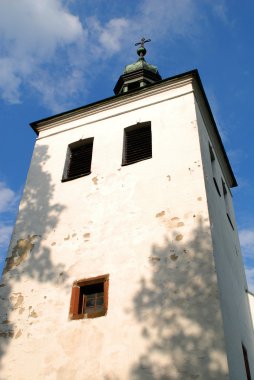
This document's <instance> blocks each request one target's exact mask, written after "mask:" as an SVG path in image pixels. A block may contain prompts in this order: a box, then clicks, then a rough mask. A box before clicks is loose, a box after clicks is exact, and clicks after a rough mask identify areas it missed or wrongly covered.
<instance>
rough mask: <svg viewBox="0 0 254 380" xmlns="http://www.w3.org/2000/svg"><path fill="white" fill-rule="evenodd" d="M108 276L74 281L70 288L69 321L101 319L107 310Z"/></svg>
mask: <svg viewBox="0 0 254 380" xmlns="http://www.w3.org/2000/svg"><path fill="white" fill-rule="evenodd" d="M108 281H109V275H104V276H99V277H94V278H89V279H83V280H79V281H75V282H74V284H73V287H72V294H71V304H70V314H69V316H70V319H83V318H96V317H102V316H103V315H105V314H106V313H107V309H108Z"/></svg>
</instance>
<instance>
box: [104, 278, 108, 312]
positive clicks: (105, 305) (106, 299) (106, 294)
mask: <svg viewBox="0 0 254 380" xmlns="http://www.w3.org/2000/svg"><path fill="white" fill-rule="evenodd" d="M108 288H109V279H108V278H107V279H106V280H105V282H104V312H105V314H106V313H107V310H108Z"/></svg>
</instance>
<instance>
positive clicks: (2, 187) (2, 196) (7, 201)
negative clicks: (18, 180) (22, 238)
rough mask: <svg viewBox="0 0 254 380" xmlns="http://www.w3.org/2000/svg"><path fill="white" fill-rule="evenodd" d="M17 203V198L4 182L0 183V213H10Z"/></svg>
mask: <svg viewBox="0 0 254 380" xmlns="http://www.w3.org/2000/svg"><path fill="white" fill-rule="evenodd" d="M16 202H17V196H16V194H15V193H14V191H13V190H11V189H10V188H8V187H7V186H6V184H5V183H4V182H0V213H3V212H10V211H12V210H13V207H14V206H15V204H16Z"/></svg>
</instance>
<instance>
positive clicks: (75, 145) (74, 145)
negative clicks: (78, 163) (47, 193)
mask: <svg viewBox="0 0 254 380" xmlns="http://www.w3.org/2000/svg"><path fill="white" fill-rule="evenodd" d="M90 144H91V145H92V149H91V157H90V170H89V171H87V172H85V173H81V174H78V175H72V176H69V175H68V171H69V169H70V165H71V158H72V157H71V155H72V152H73V151H74V150H75V148H79V147H81V146H85V145H90ZM93 144H94V137H88V138H86V139H81V140H78V141H75V142H73V143H71V144H69V145H68V147H67V152H66V158H65V164H64V170H63V175H62V182H67V181H72V180H74V179H77V178H81V177H85V176H87V175H90V174H91V166H92V158H93Z"/></svg>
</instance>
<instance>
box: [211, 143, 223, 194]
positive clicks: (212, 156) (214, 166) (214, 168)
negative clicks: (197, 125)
mask: <svg viewBox="0 0 254 380" xmlns="http://www.w3.org/2000/svg"><path fill="white" fill-rule="evenodd" d="M209 153H210V160H211V165H212V172H213V182H214V186H215V189H216V191H217V193H218V194H219V196H220V197H221V192H220V188H219V185H218V183H217V180H216V177H217V174H216V161H215V154H214V151H213V148H212V147H211V145H210V144H209Z"/></svg>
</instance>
